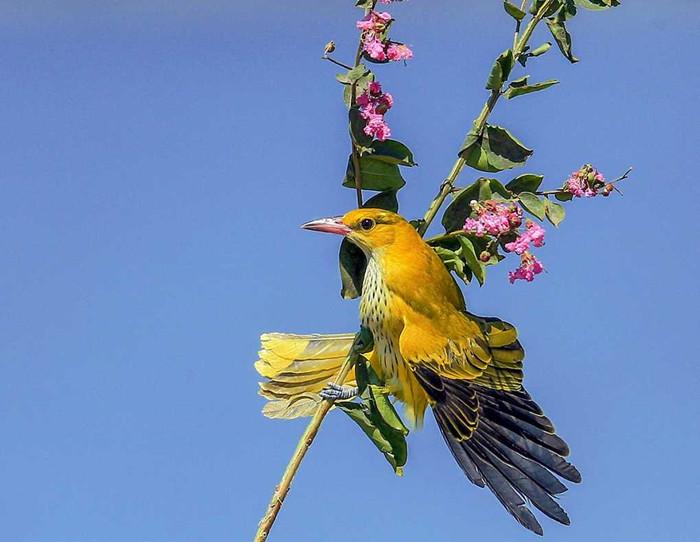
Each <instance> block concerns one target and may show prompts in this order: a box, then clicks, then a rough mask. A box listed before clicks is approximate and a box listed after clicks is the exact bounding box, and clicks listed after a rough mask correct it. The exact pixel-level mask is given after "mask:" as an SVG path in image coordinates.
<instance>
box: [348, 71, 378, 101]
mask: <svg viewBox="0 0 700 542" xmlns="http://www.w3.org/2000/svg"><path fill="white" fill-rule="evenodd" d="M372 81H374V74H373V73H372V72H371V71H367V73H366V74H365V75H364V76H362V77H360V78H359V79H357V82H356V83H355V97H357V96H359V95H360V94H362V93H363V92H365V91H366V90H367V89H368V88H369V84H370V83H371V82H372ZM343 101H344V102H345V107H347V108H348V109H350V106H351V105H352V85H351V84H345V90H344V91H343Z"/></svg>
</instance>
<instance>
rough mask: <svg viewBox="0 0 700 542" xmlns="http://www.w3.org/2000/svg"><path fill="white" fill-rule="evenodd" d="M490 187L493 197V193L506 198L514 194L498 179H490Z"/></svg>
mask: <svg viewBox="0 0 700 542" xmlns="http://www.w3.org/2000/svg"><path fill="white" fill-rule="evenodd" d="M489 188H490V189H491V197H492V198H493V194H498V195H499V196H501V197H502V198H504V199H510V198H511V197H512V196H513V194H511V192H510V190H508V189H507V188H506V187H505V186H503V184H502V183H501V181H499V180H498V179H489Z"/></svg>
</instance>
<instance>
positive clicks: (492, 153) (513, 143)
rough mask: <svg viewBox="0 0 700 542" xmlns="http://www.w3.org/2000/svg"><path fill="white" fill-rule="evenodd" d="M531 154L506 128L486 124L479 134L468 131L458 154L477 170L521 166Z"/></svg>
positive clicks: (495, 170)
mask: <svg viewBox="0 0 700 542" xmlns="http://www.w3.org/2000/svg"><path fill="white" fill-rule="evenodd" d="M530 155H532V149H528V148H527V147H526V146H525V145H523V144H522V143H521V142H520V141H519V140H518V139H516V138H515V136H513V135H512V134H511V133H510V132H509V131H508V130H506V129H505V128H502V127H500V126H493V125H491V124H487V125H486V127H485V129H484V132H483V133H482V134H481V135H478V134H474V133H473V132H470V133H469V134H468V135H467V138H466V139H465V141H464V144H463V145H462V149H461V150H460V156H462V158H464V160H465V161H466V163H467V164H468V165H469V166H471V167H473V168H474V169H478V170H479V171H487V172H491V173H493V172H497V171H503V170H505V169H511V168H514V167H518V166H521V165H523V164H524V163H525V161H526V160H527V159H528V158H529V157H530Z"/></svg>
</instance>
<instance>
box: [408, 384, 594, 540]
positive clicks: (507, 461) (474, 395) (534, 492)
mask: <svg viewBox="0 0 700 542" xmlns="http://www.w3.org/2000/svg"><path fill="white" fill-rule="evenodd" d="M423 373H424V372H423V371H421V374H418V377H419V381H420V382H421V384H423V387H424V388H425V389H426V391H427V392H428V394H429V395H430V396H431V397H432V398H433V399H434V400H435V403H434V404H433V413H434V414H435V419H436V420H437V423H438V426H439V427H440V431H441V432H442V435H443V437H444V438H445V441H446V442H447V445H448V446H449V448H450V451H451V452H452V455H453V456H454V458H455V459H456V460H457V463H458V464H459V466H460V467H461V468H462V470H463V471H464V474H466V475H467V478H469V480H470V481H471V482H472V483H474V484H476V485H477V486H480V487H484V486H488V488H489V489H490V490H491V491H492V492H493V493H494V495H496V497H497V498H498V500H499V501H500V502H501V504H503V506H504V507H505V508H506V509H507V510H508V512H510V513H511V514H512V515H513V517H515V519H516V520H517V521H518V522H519V523H520V524H521V525H523V526H524V527H526V528H527V529H529V530H531V531H533V532H535V533H537V534H540V535H541V534H542V527H541V525H540V524H539V522H538V521H537V519H535V516H534V515H533V514H532V512H531V511H530V509H529V508H528V505H527V501H529V502H530V503H532V504H533V505H535V506H536V507H537V508H538V509H539V510H540V511H542V512H543V513H544V514H546V515H547V516H549V517H550V518H552V519H554V520H556V521H558V522H560V523H563V524H564V525H569V523H570V521H569V517H568V516H567V514H566V512H565V511H564V509H563V508H562V507H561V506H559V504H558V503H557V502H556V500H555V495H558V494H560V493H563V492H564V491H566V489H567V488H566V486H564V484H563V483H562V482H561V481H560V480H559V479H558V478H557V477H556V476H555V474H557V475H559V476H560V477H561V478H564V479H565V480H569V481H571V482H580V481H581V475H580V474H579V472H578V470H576V467H574V466H573V465H572V464H571V463H569V462H567V461H566V460H565V459H564V458H565V457H566V456H567V455H568V454H569V447H568V446H567V445H566V443H565V442H564V441H563V440H562V439H561V438H560V437H559V436H557V435H556V434H555V430H554V426H553V425H552V422H550V421H549V419H547V418H546V417H545V416H544V414H543V412H542V410H541V409H540V407H539V406H538V405H537V403H535V402H534V401H533V400H532V398H531V397H530V395H529V394H528V393H527V392H526V391H525V390H524V389H523V390H521V391H516V392H503V391H495V390H490V389H488V388H485V387H483V386H479V385H476V384H473V383H470V382H468V381H463V380H449V379H445V378H441V377H439V376H437V375H436V374H435V373H432V374H430V375H428V374H423ZM426 373H427V372H426Z"/></svg>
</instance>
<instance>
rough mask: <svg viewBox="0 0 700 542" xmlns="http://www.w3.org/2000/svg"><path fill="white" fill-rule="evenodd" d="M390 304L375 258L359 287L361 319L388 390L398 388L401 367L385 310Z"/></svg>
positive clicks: (397, 349)
mask: <svg viewBox="0 0 700 542" xmlns="http://www.w3.org/2000/svg"><path fill="white" fill-rule="evenodd" d="M390 303H391V291H390V290H389V289H388V288H387V287H386V283H385V282H384V278H383V277H382V273H381V271H380V268H379V265H378V264H377V262H376V260H375V259H374V258H368V263H367V270H366V271H365V278H364V282H363V284H362V300H361V301H360V317H361V319H362V325H363V326H365V327H367V328H369V329H370V331H372V335H373V337H374V350H375V352H376V353H377V358H378V361H379V365H380V367H378V368H377V369H379V370H380V372H381V373H382V375H380V376H382V377H383V378H384V380H385V382H386V384H387V386H388V387H390V388H392V387H394V386H395V385H397V384H398V382H396V379H397V378H398V376H399V374H398V373H399V369H398V367H399V364H400V363H403V360H402V359H401V355H400V353H399V345H398V337H393V333H391V328H390V322H389V320H388V309H389V304H390Z"/></svg>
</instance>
